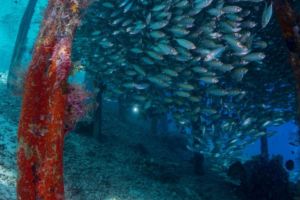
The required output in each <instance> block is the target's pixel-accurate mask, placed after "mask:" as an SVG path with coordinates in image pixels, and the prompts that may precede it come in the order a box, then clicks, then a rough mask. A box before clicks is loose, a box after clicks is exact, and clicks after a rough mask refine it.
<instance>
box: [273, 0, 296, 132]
mask: <svg viewBox="0 0 300 200" xmlns="http://www.w3.org/2000/svg"><path fill="white" fill-rule="evenodd" d="M274 3H275V6H274V7H275V14H276V16H277V19H278V22H279V24H280V27H281V30H282V33H283V37H284V39H285V41H286V44H287V47H288V49H289V53H290V63H291V66H292V69H293V73H294V76H295V80H296V89H297V103H298V105H297V113H298V117H297V118H298V119H297V120H298V124H300V15H299V14H297V12H296V11H295V10H294V9H293V8H292V6H291V5H290V1H289V0H274ZM299 133H300V132H299Z"/></svg>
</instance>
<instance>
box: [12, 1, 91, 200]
mask: <svg viewBox="0 0 300 200" xmlns="http://www.w3.org/2000/svg"><path fill="white" fill-rule="evenodd" d="M83 3H85V2H82V1H80V0H49V5H48V8H47V10H46V14H45V16H44V21H43V24H42V27H41V30H40V33H39V37H38V40H37V42H36V44H35V49H34V54H33V58H32V61H31V64H30V67H29V71H28V74H27V76H26V80H25V91H24V96H23V104H22V111H21V117H20V122H19V130H18V142H19V146H18V153H17V156H18V167H19V174H18V181H17V196H18V200H62V199H64V185H63V144H64V135H65V133H66V127H65V122H66V121H67V120H68V119H66V118H67V117H68V115H67V114H68V112H67V109H66V108H67V107H68V104H67V99H68V98H67V96H68V93H67V91H68V85H67V78H68V76H69V73H70V70H71V60H70V53H71V46H72V39H73V34H74V31H75V28H76V27H77V25H78V24H79V20H80V15H79V8H81V7H82V4H83Z"/></svg>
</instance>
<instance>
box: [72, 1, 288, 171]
mask: <svg viewBox="0 0 300 200" xmlns="http://www.w3.org/2000/svg"><path fill="white" fill-rule="evenodd" d="M253 13H255V15H254V14H253ZM271 18H272V4H267V3H265V5H264V3H263V0H96V1H94V3H93V5H91V7H90V8H89V10H88V11H87V12H86V16H85V18H84V20H83V21H82V22H81V27H80V28H79V30H78V31H77V36H76V38H75V45H74V46H75V47H76V48H74V55H75V57H76V58H80V59H81V60H80V62H81V63H82V65H84V66H85V68H86V71H87V72H89V73H91V75H92V76H94V77H95V79H97V80H96V81H101V82H102V83H104V84H105V85H106V91H105V96H106V98H108V99H118V98H120V97H122V98H123V99H125V100H126V103H127V104H128V105H131V106H133V105H135V106H138V107H139V109H140V110H141V111H142V112H143V113H144V114H145V115H147V114H148V115H150V114H151V116H161V115H164V114H166V113H171V116H172V119H173V120H174V121H175V122H176V123H177V125H178V126H185V127H190V128H192V133H193V134H192V135H189V136H187V137H189V139H190V142H189V144H188V145H187V148H188V149H190V150H191V151H200V152H201V153H203V154H205V155H207V156H209V157H211V158H212V160H213V162H214V163H215V166H219V167H220V165H219V164H220V163H221V164H222V165H221V166H225V167H226V166H228V165H229V164H230V162H231V161H232V158H234V156H235V155H237V154H238V153H240V150H241V149H242V148H243V147H245V146H246V145H247V144H249V143H251V142H254V141H255V140H257V139H258V138H259V137H261V136H262V135H266V134H270V133H269V132H267V127H268V126H269V125H280V124H282V123H283V122H285V121H288V120H290V119H291V118H292V117H293V115H292V114H291V113H292V111H291V110H292V107H293V105H292V104H293V103H290V102H293V97H292V96H290V97H289V98H290V101H285V102H283V103H282V101H278V100H277V99H279V98H281V97H280V96H278V95H277V96H274V92H273V91H272V90H274V88H287V87H289V86H290V85H289V83H287V81H286V79H284V80H281V79H279V78H278V77H279V76H280V73H276V72H275V71H272V73H269V70H270V69H271V67H270V66H268V65H267V64H265V59H266V53H265V51H266V49H268V48H269V46H268V42H266V41H264V40H263V38H262V37H260V36H259V34H258V33H257V32H259V31H261V30H263V29H265V28H266V27H268V26H270V25H268V24H269V22H270V20H271ZM278 72H279V71H278ZM258 76H262V77H264V78H266V79H268V80H271V79H272V78H273V79H274V78H275V79H277V78H278V80H276V81H277V82H276V84H273V83H274V82H271V81H269V82H268V83H266V82H265V81H264V80H263V79H259V78H258ZM273 81H274V80H273ZM256 84H257V85H256ZM256 88H257V90H261V91H260V93H258V92H255V89H256ZM271 98H272V101H271V100H270V99H271ZM256 100H257V101H256ZM279 102H281V103H279ZM281 104H283V105H281ZM274 107H275V108H278V109H277V110H276V109H275V110H274ZM283 108H284V109H283ZM258 110H260V111H261V112H258Z"/></svg>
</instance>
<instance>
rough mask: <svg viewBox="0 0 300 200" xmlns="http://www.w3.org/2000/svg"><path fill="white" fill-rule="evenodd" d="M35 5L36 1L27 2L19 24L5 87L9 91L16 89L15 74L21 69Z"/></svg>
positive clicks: (16, 75)
mask: <svg viewBox="0 0 300 200" xmlns="http://www.w3.org/2000/svg"><path fill="white" fill-rule="evenodd" d="M36 3H37V0H29V2H28V4H27V7H26V10H25V12H24V15H23V17H22V20H21V24H20V26H19V31H18V35H17V39H16V42H15V47H14V51H13V55H12V58H11V62H10V66H9V73H8V77H7V87H8V88H9V89H10V90H16V89H17V87H18V85H17V83H18V82H19V81H18V80H17V79H20V78H21V77H18V76H19V74H18V73H17V72H18V71H19V70H20V69H19V68H21V60H22V56H23V53H24V51H25V45H26V40H27V35H28V31H29V28H30V23H31V19H32V16H33V13H34V10H35V6H36ZM13 92H16V91H13Z"/></svg>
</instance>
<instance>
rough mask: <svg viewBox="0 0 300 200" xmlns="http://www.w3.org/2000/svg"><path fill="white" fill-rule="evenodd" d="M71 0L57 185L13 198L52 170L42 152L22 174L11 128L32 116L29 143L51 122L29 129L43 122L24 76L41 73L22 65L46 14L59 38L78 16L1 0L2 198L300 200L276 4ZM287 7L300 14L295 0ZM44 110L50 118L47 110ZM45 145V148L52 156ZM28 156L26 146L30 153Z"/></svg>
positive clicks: (42, 1)
mask: <svg viewBox="0 0 300 200" xmlns="http://www.w3.org/2000/svg"><path fill="white" fill-rule="evenodd" d="M51 2H56V1H55V0H53V1H51ZM68 2H69V3H70V5H73V7H72V12H73V11H74V13H75V12H76V11H77V8H78V9H80V15H79V16H80V20H79V21H78V22H79V24H78V27H77V29H76V31H75V32H74V33H73V34H72V37H71V40H70V41H71V42H72V49H71V51H70V57H71V61H72V64H71V70H70V71H69V73H68V76H67V81H66V82H63V83H62V82H59V84H57V85H58V87H54V89H53V91H54V90H56V89H57V88H58V89H59V90H61V91H63V93H62V95H63V96H64V97H66V99H67V101H66V105H65V107H64V111H65V112H64V113H66V114H65V115H64V119H65V121H62V122H61V124H63V125H64V126H63V127H64V128H65V129H66V130H67V131H66V135H65V136H64V140H63V141H64V145H63V149H61V151H60V152H58V155H63V160H62V164H63V165H62V166H63V173H62V174H60V175H61V180H63V185H64V192H61V191H60V190H57V191H56V189H53V188H52V190H50V189H49V190H47V189H46V190H45V191H46V193H47V192H49V193H51V194H54V195H53V196H52V197H46V195H45V196H43V195H44V193H42V191H44V190H43V189H41V187H37V188H36V189H33V191H34V197H32V196H30V195H28V194H27V196H26V192H24V193H25V196H24V193H23V194H22V192H21V191H22V189H23V191H30V190H31V189H32V188H30V187H29V185H31V184H33V185H35V186H37V185H39V184H41V183H42V182H43V180H42V179H40V174H39V173H37V171H39V172H43V171H44V170H46V168H47V169H51V167H53V171H55V170H54V169H55V167H56V166H54V165H53V166H49V165H46V166H44V165H45V164H44V163H43V162H46V160H47V158H46V157H45V159H44V160H43V159H41V160H42V161H40V162H41V163H42V164H41V163H38V164H36V163H35V164H32V168H31V170H32V171H33V173H36V174H34V177H35V178H36V180H34V181H32V182H30V181H29V182H27V183H26V184H25V185H21V183H20V181H19V182H18V177H19V180H20V177H22V174H24V173H22V172H25V171H24V169H23V168H22V164H21V163H22V162H20V160H21V157H22V156H21V155H20V153H19V154H18V152H21V150H20V149H22V147H23V146H24V142H23V140H22V139H20V138H21V136H20V135H21V134H24V131H23V132H22V127H21V126H20V124H21V123H22V124H24V120H25V118H26V116H31V118H30V120H31V121H30V122H29V126H28V129H30V130H29V131H27V132H26V131H25V136H26V134H29V137H33V138H35V139H34V140H36V141H39V140H42V139H41V138H44V137H47V134H48V135H49V134H50V133H49V130H50V128H49V127H51V126H52V125H53V124H55V123H54V120H53V122H51V123H49V125H48V126H49V127H40V126H37V128H36V127H35V125H36V124H38V123H39V122H40V121H43V119H46V118H47V117H45V115H44V114H42V111H41V114H40V116H39V115H37V116H39V119H40V121H39V120H37V119H36V118H34V117H32V116H34V115H33V114H32V113H30V112H31V110H30V109H29V110H28V109H26V108H28V105H26V103H24V102H26V101H24V99H26V98H27V99H28V98H31V97H32V96H31V94H30V93H26V91H29V89H30V85H31V86H33V85H34V84H29V82H28V81H29V79H28V77H30V76H29V73H28V72H34V70H38V68H39V67H41V65H37V66H36V67H35V68H34V67H31V68H30V66H31V65H32V59H33V56H34V55H35V54H36V48H35V47H38V46H39V45H40V44H44V43H43V42H45V41H46V40H45V39H44V38H39V32H40V31H42V30H43V29H42V27H44V26H45V25H49V24H50V22H51V20H53V21H56V23H57V26H56V27H57V29H56V30H59V31H57V35H56V36H55V39H56V41H59V40H60V39H62V37H63V36H65V35H68V34H69V33H70V32H69V31H70V30H69V29H67V31H66V29H65V27H66V26H72V25H73V23H74V22H77V21H76V20H74V21H72V22H70V24H68V23H66V22H67V21H68V20H69V19H70V18H69V17H70V16H73V15H72V12H71V11H70V10H68V9H67V10H66V11H64V12H63V14H62V16H60V15H59V12H60V9H63V7H62V6H60V7H59V8H56V10H55V11H52V12H53V13H54V14H52V15H51V17H50V18H48V19H46V18H44V17H45V16H46V14H45V10H46V9H47V6H48V1H46V0H38V1H35V0H9V1H5V2H2V4H1V6H0V55H1V62H0V94H1V95H0V97H1V98H0V200H13V199H24V198H25V199H28V200H30V199H43V200H56V199H57V200H58V199H67V200H220V199H224V200H227V199H228V200H248V199H249V200H252V199H257V200H293V199H294V200H299V199H300V191H299V190H300V146H299V140H300V139H299V127H298V122H297V108H296V104H297V90H296V80H295V76H294V74H293V70H292V67H291V65H290V62H289V50H288V47H287V45H286V42H285V40H284V38H283V34H282V32H281V29H280V25H279V23H278V20H277V18H276V13H275V10H274V5H273V4H272V3H270V2H267V3H265V2H264V1H260V0H247V1H246V0H167V1H164V0H105V1H104V0H103V1H102V0H94V1H91V2H90V3H89V4H87V5H86V4H85V6H86V7H84V8H83V7H81V6H77V3H79V5H80V4H81V1H80V0H74V1H73V0H72V1H71V0H70V1H69V0H68V1H66V2H65V6H68V5H69V4H68ZM290 3H291V7H292V8H293V9H295V10H296V12H299V6H300V4H299V2H297V1H291V2H290ZM29 13H31V14H32V16H31V14H29ZM66 24H68V25H66ZM46 32H47V31H46ZM64 52H65V51H63V50H62V51H61V52H60V53H61V57H59V58H57V61H62V60H63V58H64V57H63V56H64V55H65V54H63V53H64ZM67 56H69V55H67ZM39 59H41V60H44V61H45V62H48V61H51V62H54V60H55V59H53V58H48V57H47V58H46V57H39ZM62 62H63V61H62ZM62 62H61V63H62ZM57 63H60V62H57ZM61 63H60V64H58V65H57V66H55V67H56V68H55V69H54V71H51V69H53V68H54V67H53V66H52V68H51V69H50V67H49V68H46V69H47V70H45V72H44V73H43V74H44V75H45V77H44V79H43V80H47V77H48V78H49V77H50V76H51V73H57V74H58V75H62V76H63V75H64V73H63V72H62V71H60V68H62V66H63V64H61ZM57 80H58V81H62V80H61V79H59V77H58V78H57ZM31 81H32V79H31ZM36 83H37V84H41V85H43V84H44V83H42V82H41V81H40V82H36ZM25 85H26V86H25ZM57 85H56V86H57ZM70 88H75V89H70ZM72 91H75V92H72ZM32 92H33V91H32ZM41 92H43V91H41ZM25 94H27V95H25ZM55 94H56V93H54V92H52V93H51V92H50V93H48V95H49V99H50V96H51V95H55ZM42 98H48V97H45V96H43V95H41V96H39V94H37V96H35V98H32V100H34V99H37V101H36V102H37V103H36V106H37V107H38V106H40V107H39V108H40V109H41V110H43V109H44V108H49V106H50V108H51V106H53V104H52V103H51V101H55V100H53V99H52V100H49V101H43V102H45V103H44V104H43V103H42V104H41V103H39V102H41V101H42V100H43V99H42ZM22 102H23V103H22ZM27 102H28V100H27ZM46 102H48V103H46ZM21 110H23V115H21ZM33 110H34V108H33ZM26 112H27V113H26ZM32 112H33V111H32ZM46 114H47V115H49V116H50V118H51V119H55V118H56V117H57V115H55V114H53V113H51V109H49V113H46ZM21 116H23V118H22V117H21ZM66 119H68V120H70V121H71V123H70V121H67V120H66ZM20 122H21V123H20ZM30 127H31V128H30ZM32 127H33V128H32ZM43 131H44V132H43ZM52 131H53V130H52ZM54 132H55V131H54ZM57 132H59V131H58V130H57ZM18 134H19V137H18ZM30 134H32V135H34V136H32V135H30ZM22 137H23V136H22ZM32 140H33V139H32ZM51 142H53V141H52V140H49V142H48V141H46V143H47V144H51ZM22 145H23V146H22ZM31 145H32V146H30V147H28V148H29V149H30V148H32V149H35V148H37V146H38V144H37V143H35V142H33V143H32V144H31ZM35 145H36V146H35ZM40 145H41V144H40ZM43 145H45V144H42V146H43ZM44 147H45V148H44V151H43V152H42V153H44V152H48V151H51V149H50V148H48V149H47V148H46V145H45V146H44ZM26 148H27V147H26ZM37 151H38V150H32V152H31V151H30V150H28V151H27V153H28V152H31V153H28V154H30V155H31V156H37V157H39V155H38V154H39V153H37ZM33 152H34V153H33ZM56 153H57V152H56ZM59 153H60V154H59ZM26 155H27V154H26ZM27 156H28V155H27ZM49 159H50V158H49ZM23 164H24V163H23ZM43 164H44V165H43ZM58 166H59V165H58ZM43 167H44V168H43ZM22 169H23V171H22ZM27 173H28V172H27ZM33 182H34V183H33ZM45 184H46V185H47V184H50V183H45ZM20 185H21V186H20ZM26 187H28V188H26ZM17 188H19V189H18V190H17ZM20 188H21V189H20ZM53 191H55V192H53ZM59 191H60V192H59ZM42 194H43V195H42ZM63 194H64V197H62V196H63ZM22 195H23V196H22ZM40 195H41V196H40ZM21 196H22V198H21Z"/></svg>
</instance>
